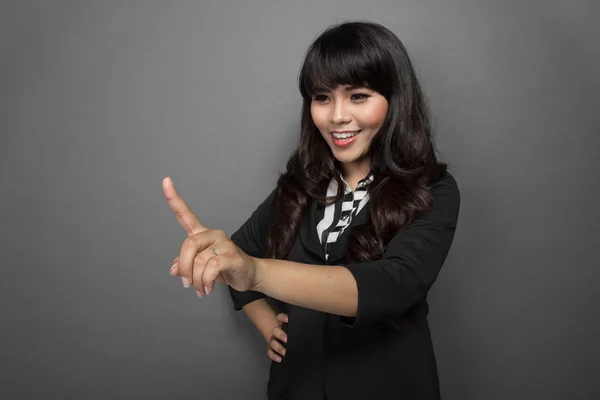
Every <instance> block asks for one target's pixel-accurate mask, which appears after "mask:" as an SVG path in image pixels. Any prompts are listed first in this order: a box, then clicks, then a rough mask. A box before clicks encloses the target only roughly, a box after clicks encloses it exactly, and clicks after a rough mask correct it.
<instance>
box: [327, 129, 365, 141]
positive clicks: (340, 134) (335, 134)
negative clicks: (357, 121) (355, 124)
mask: <svg viewBox="0 0 600 400" xmlns="http://www.w3.org/2000/svg"><path fill="white" fill-rule="evenodd" d="M359 133H360V130H357V131H345V132H331V134H332V135H333V137H334V138H336V139H340V140H341V139H348V138H351V137H354V136H356V135H358V134H359Z"/></svg>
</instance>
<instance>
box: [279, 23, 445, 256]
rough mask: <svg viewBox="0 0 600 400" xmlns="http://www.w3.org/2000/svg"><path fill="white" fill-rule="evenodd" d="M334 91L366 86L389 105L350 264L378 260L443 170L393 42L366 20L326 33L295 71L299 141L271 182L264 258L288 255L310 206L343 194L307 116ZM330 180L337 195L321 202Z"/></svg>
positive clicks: (410, 74)
mask: <svg viewBox="0 0 600 400" xmlns="http://www.w3.org/2000/svg"><path fill="white" fill-rule="evenodd" d="M338 85H357V86H363V87H368V88H370V89H372V90H375V91H376V92H378V93H380V94H381V95H383V96H384V97H385V99H386V100H387V101H388V111H387V115H386V118H385V121H384V123H383V125H382V126H381V129H380V130H379V131H378V132H377V134H376V135H375V136H374V137H373V139H372V141H371V144H370V146H369V149H368V157H369V162H370V167H371V170H372V171H373V172H374V178H375V179H374V180H373V182H371V183H370V184H369V185H368V187H367V188H368V189H367V190H368V193H369V196H370V199H369V202H368V205H369V208H370V213H371V221H370V222H369V223H367V224H364V225H361V226H358V227H356V228H353V229H352V231H351V232H350V237H349V242H348V253H347V260H348V262H349V263H355V262H364V261H372V260H377V259H380V258H381V257H382V255H383V254H384V252H385V250H386V247H387V244H388V242H389V240H390V239H391V237H392V236H393V235H394V234H395V233H396V232H398V231H399V230H401V229H403V228H405V227H406V226H408V225H409V224H410V223H411V222H412V221H413V220H414V219H415V218H416V217H417V216H418V215H419V214H420V213H423V212H425V211H427V210H428V209H429V208H430V207H431V206H432V203H433V195H432V190H431V183H432V182H435V181H436V180H438V179H439V178H440V177H441V176H442V174H443V173H444V172H445V171H446V168H447V164H445V163H441V162H438V160H437V159H436V155H435V149H434V144H433V142H432V133H431V126H430V119H429V112H428V107H427V104H426V101H425V98H424V95H423V92H422V91H421V86H420V85H419V82H418V81H417V77H416V75H415V71H414V70H413V67H412V64H411V61H410V59H409V56H408V54H407V52H406V49H405V48H404V46H403V45H402V43H401V42H400V40H399V39H398V37H397V36H396V35H395V34H394V33H392V32H391V31H390V30H389V29H387V28H385V27H383V26H381V25H379V24H375V23H370V22H346V23H342V24H339V25H336V26H333V27H330V28H328V29H327V30H325V31H324V32H323V33H322V34H321V35H320V36H319V37H318V38H317V39H315V41H314V42H313V43H312V44H311V45H310V47H309V48H308V51H307V53H306V56H305V59H304V63H303V65H302V68H301V70H300V74H299V78H298V86H299V89H300V93H301V94H302V98H303V104H302V119H301V125H300V130H301V132H300V142H299V145H298V148H297V149H296V150H295V151H294V152H293V154H292V155H291V157H290V158H289V160H288V163H287V170H286V172H284V173H282V174H281V175H280V176H279V179H278V182H277V190H276V197H275V203H274V205H275V211H276V214H275V215H277V218H276V220H275V221H274V222H273V223H272V224H271V226H270V227H269V234H268V254H267V257H269V258H278V259H285V258H286V257H287V255H288V253H289V251H290V250H291V247H292V245H293V242H294V239H295V238H296V235H297V234H298V232H299V228H300V225H301V223H302V217H303V214H304V213H305V211H306V210H307V207H308V206H309V204H310V202H311V200H316V201H318V202H319V203H321V204H330V203H331V202H334V201H336V200H337V199H339V198H340V196H342V195H343V188H344V184H343V182H342V181H341V177H340V172H341V171H342V170H341V164H340V162H339V161H337V160H336V159H335V158H334V156H333V153H332V152H331V149H330V148H329V146H328V145H327V143H326V142H325V140H324V139H323V137H322V135H321V133H320V132H319V130H318V129H317V127H316V126H315V124H314V122H313V120H312V117H311V113H310V105H311V102H312V98H313V95H314V94H316V93H315V92H316V91H320V90H322V89H334V88H335V87H337V86H338ZM331 179H335V180H336V181H337V183H338V193H337V195H336V196H335V197H333V198H326V189H327V186H328V185H329V182H330V181H331Z"/></svg>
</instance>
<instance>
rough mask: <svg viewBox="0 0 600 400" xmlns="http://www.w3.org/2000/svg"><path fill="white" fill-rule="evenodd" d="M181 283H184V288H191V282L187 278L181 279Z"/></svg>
mask: <svg viewBox="0 0 600 400" xmlns="http://www.w3.org/2000/svg"><path fill="white" fill-rule="evenodd" d="M181 283H183V287H184V288H186V289H187V288H189V287H190V281H189V280H188V278H186V277H185V276H182V277H181Z"/></svg>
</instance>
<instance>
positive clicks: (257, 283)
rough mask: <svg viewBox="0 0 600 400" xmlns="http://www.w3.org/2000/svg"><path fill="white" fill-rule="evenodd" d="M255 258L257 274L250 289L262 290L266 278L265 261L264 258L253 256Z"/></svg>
mask: <svg viewBox="0 0 600 400" xmlns="http://www.w3.org/2000/svg"><path fill="white" fill-rule="evenodd" d="M252 258H253V259H254V265H255V266H256V269H255V274H254V282H253V285H252V287H251V288H250V290H254V291H256V292H262V290H263V287H264V280H265V269H266V266H265V261H267V260H266V259H264V258H258V257H252Z"/></svg>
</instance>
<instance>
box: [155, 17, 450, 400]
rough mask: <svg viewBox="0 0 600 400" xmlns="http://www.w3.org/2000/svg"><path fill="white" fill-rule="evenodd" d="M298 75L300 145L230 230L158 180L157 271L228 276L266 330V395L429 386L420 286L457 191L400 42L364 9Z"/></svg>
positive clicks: (433, 266) (432, 368) (237, 299)
mask: <svg viewBox="0 0 600 400" xmlns="http://www.w3.org/2000/svg"><path fill="white" fill-rule="evenodd" d="M299 87H300V92H301V94H302V98H303V100H304V101H303V107H302V122H301V137H300V144H299V146H298V148H297V149H296V150H295V151H294V153H293V154H292V156H291V158H290V160H289V161H288V164H287V171H286V172H285V173H283V174H282V175H281V176H280V178H279V180H278V182H277V187H276V188H275V190H273V192H271V194H270V195H269V196H268V197H267V198H266V200H265V201H264V202H263V203H262V204H260V205H259V206H258V208H257V209H256V211H255V212H254V213H253V214H252V216H251V217H250V218H249V219H248V220H247V221H246V222H245V223H244V225H243V226H242V227H241V228H240V229H239V230H238V231H237V232H235V233H234V234H233V235H232V236H231V238H229V237H228V236H227V235H226V234H225V233H224V232H222V231H218V230H210V229H208V228H206V227H204V226H203V225H201V224H200V222H199V221H198V220H197V218H196V217H195V216H194V215H193V214H192V212H191V211H190V210H189V208H187V206H186V205H185V203H184V202H183V200H182V199H181V197H179V196H178V195H177V192H176V191H175V189H174V187H173V186H172V183H171V181H170V180H169V179H165V181H163V187H164V190H165V195H166V197H167V199H168V200H169V203H170V204H171V207H172V208H173V210H174V212H175V214H176V216H177V218H178V219H179V222H180V223H181V225H182V226H183V227H184V228H185V229H186V231H187V232H188V234H189V237H188V238H187V239H186V240H185V241H184V244H183V246H182V248H181V253H180V256H179V257H177V258H176V259H175V262H174V265H173V267H172V268H171V274H172V275H178V276H181V279H182V281H183V284H184V286H186V287H187V286H189V285H190V284H192V285H193V286H194V287H195V288H196V290H197V293H198V295H199V296H201V297H202V296H204V295H206V294H209V293H210V292H211V290H212V289H213V287H214V283H226V284H228V285H229V290H230V294H231V297H232V299H233V303H234V307H235V309H236V310H240V309H243V310H244V311H245V312H246V314H247V315H248V317H249V318H250V319H251V320H252V321H253V323H254V324H255V325H256V327H257V329H258V330H259V331H260V332H261V333H262V334H263V336H264V337H265V340H266V341H267V343H268V355H269V356H270V357H271V359H272V360H273V362H272V363H271V369H270V374H269V383H268V388H267V393H268V398H269V399H302V400H312V399H329V400H338V399H344V400H348V399H361V400H364V399H396V398H397V399H439V398H440V393H439V383H438V376H437V367H436V361H435V356H434V352H433V346H432V342H431V335H430V331H429V326H428V322H427V313H428V305H427V301H426V298H427V292H428V290H429V289H430V287H431V285H432V284H433V282H434V281H435V279H436V277H437V275H438V273H439V271H440V268H441V267H442V264H443V262H444V260H445V258H446V255H447V254H448V251H449V249H450V245H451V243H452V239H453V236H454V231H455V228H456V222H457V218H458V213H459V207H460V195H459V191H458V188H457V185H456V182H455V180H454V178H453V177H452V176H451V175H450V173H448V172H447V171H446V164H444V163H441V162H438V161H437V159H436V155H435V149H434V145H433V142H432V134H431V128H430V123H429V117H428V113H427V107H426V104H425V100H424V96H423V94H422V92H421V88H420V85H419V83H418V81H417V78H416V76H415V73H414V71H413V68H412V66H411V62H410V59H409V57H408V55H407V53H406V50H405V49H404V47H403V45H402V44H401V42H400V40H399V39H398V38H397V37H396V36H395V35H394V34H393V33H392V32H391V31H389V30H388V29H386V28H384V27H382V26H380V25H378V24H373V23H364V22H351V23H344V24H340V25H337V26H334V27H331V28H329V29H328V30H326V31H325V32H324V33H323V34H321V35H320V36H319V37H318V38H317V39H316V40H315V41H314V42H313V43H312V45H311V46H310V48H309V49H308V52H307V54H306V57H305V60H304V64H303V66H302V69H301V72H300V75H299ZM277 313H279V314H277Z"/></svg>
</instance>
